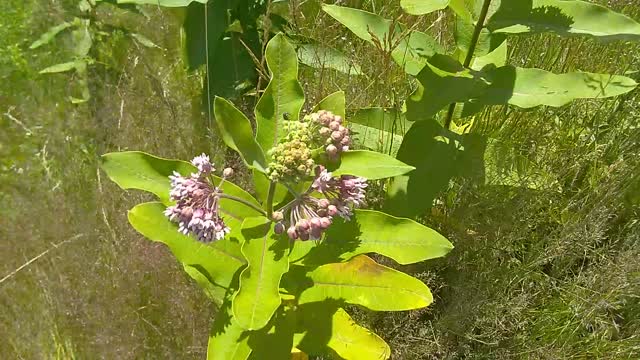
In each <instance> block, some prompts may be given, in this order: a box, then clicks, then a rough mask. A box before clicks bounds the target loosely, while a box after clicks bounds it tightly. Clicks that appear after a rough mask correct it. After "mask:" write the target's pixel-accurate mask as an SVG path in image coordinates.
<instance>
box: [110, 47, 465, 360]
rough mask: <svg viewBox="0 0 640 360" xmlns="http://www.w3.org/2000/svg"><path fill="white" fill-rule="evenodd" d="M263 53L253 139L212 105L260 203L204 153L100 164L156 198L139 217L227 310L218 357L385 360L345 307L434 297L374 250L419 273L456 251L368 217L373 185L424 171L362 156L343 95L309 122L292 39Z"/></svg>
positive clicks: (238, 115)
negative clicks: (264, 72)
mask: <svg viewBox="0 0 640 360" xmlns="http://www.w3.org/2000/svg"><path fill="white" fill-rule="evenodd" d="M265 56H266V60H267V65H268V67H269V71H270V75H271V79H270V82H269V84H268V86H267V88H266V89H265V91H264V93H263V95H262V96H261V98H260V100H259V101H258V103H257V105H256V108H255V118H256V125H257V126H256V128H257V130H256V131H255V134H254V131H253V128H252V126H251V123H250V121H249V119H248V118H247V117H246V116H245V115H244V114H243V113H242V112H241V111H239V110H238V109H236V108H235V107H234V106H233V105H232V103H231V102H229V101H227V100H225V99H223V98H215V101H214V115H215V119H216V123H217V126H218V129H219V134H220V135H221V137H222V139H223V140H224V142H225V144H226V145H227V146H228V147H229V148H231V149H233V150H235V151H236V152H238V154H239V155H240V156H241V157H242V159H243V161H244V163H245V164H246V166H247V168H249V169H250V170H251V172H252V174H253V183H254V184H253V185H254V186H253V191H252V193H253V194H254V195H255V196H254V195H252V194H251V193H249V192H248V191H247V190H245V189H243V188H241V187H240V186H238V185H236V184H234V183H233V181H234V169H232V168H224V169H218V168H217V166H216V164H213V163H212V162H211V160H210V158H209V157H208V156H207V155H206V154H202V155H198V156H195V157H194V158H193V159H192V160H191V161H190V162H186V161H181V160H168V159H162V158H158V157H155V156H152V155H149V154H146V153H143V152H136V151H128V152H116V153H109V154H105V155H103V158H102V168H103V169H104V171H105V172H106V173H107V174H108V176H109V177H110V178H111V179H112V180H113V181H114V182H116V183H117V184H118V185H119V186H121V187H122V188H124V189H139V190H145V191H148V192H151V193H153V194H155V195H156V196H157V197H158V201H155V202H147V203H143V204H139V205H136V206H135V207H134V208H132V209H131V210H130V211H129V213H128V219H129V222H130V223H131V225H132V226H133V227H134V228H135V229H136V230H137V231H138V232H140V233H141V234H142V235H144V236H145V237H147V238H149V239H150V240H153V241H158V242H162V243H164V244H166V245H167V246H168V248H169V249H170V250H171V252H172V253H173V254H174V255H175V257H176V259H177V260H178V261H179V262H180V263H181V265H182V266H183V268H184V270H185V271H186V272H187V273H188V274H189V275H190V276H191V277H192V278H193V279H194V280H195V281H196V282H197V283H198V284H199V285H200V286H201V287H202V288H203V289H204V291H205V292H206V294H207V295H208V296H209V298H210V299H211V300H212V302H213V303H215V304H216V305H217V307H218V311H217V313H216V318H215V320H214V321H213V325H212V328H211V332H210V334H209V344H208V351H207V358H208V359H249V358H268V359H290V358H292V356H306V355H329V356H334V357H337V358H344V359H385V358H388V357H389V356H390V349H389V346H388V345H387V344H386V343H385V342H384V341H383V340H382V339H381V338H380V337H378V336H377V335H376V334H374V333H372V332H371V331H369V330H367V329H365V328H364V327H361V326H359V325H357V324H356V323H355V322H354V321H353V320H352V319H351V317H350V316H349V314H348V313H347V312H346V311H345V310H344V308H343V307H344V306H345V305H355V306H361V307H364V308H367V309H370V310H374V311H404V310H412V309H418V308H423V307H426V306H428V305H429V304H431V302H432V301H433V298H432V295H431V293H430V291H429V288H428V287H427V286H426V285H425V284H424V283H422V282H421V281H420V280H418V279H416V278H414V277H411V276H409V275H407V274H405V273H403V272H401V271H398V270H395V269H393V268H390V267H387V266H383V265H380V264H378V263H377V262H376V261H374V260H373V259H372V258H371V257H370V256H369V255H368V254H370V253H375V254H379V255H382V256H385V257H387V258H390V259H392V260H394V261H395V262H397V263H398V264H411V263H416V262H420V261H423V260H427V259H432V258H437V257H441V256H444V255H445V254H447V253H448V252H449V251H450V250H451V249H452V248H453V246H452V245H451V243H450V242H449V241H447V239H445V238H444V237H443V236H442V235H440V234H438V233H437V232H436V231H434V230H432V229H430V228H427V227H425V226H423V225H421V224H419V223H417V222H415V221H413V220H410V219H404V218H397V217H394V216H391V215H387V214H385V213H383V212H378V211H373V210H366V206H367V186H368V182H369V181H374V180H380V179H385V178H390V177H395V176H400V175H403V174H406V173H409V172H411V171H412V170H413V167H411V166H409V165H406V164H404V163H402V162H401V161H399V160H396V159H394V158H392V157H390V156H388V155H384V154H381V153H377V152H372V151H365V150H353V149H351V148H352V141H351V134H350V133H349V129H348V128H347V126H346V125H347V123H346V120H345V99H344V93H343V92H336V93H334V94H331V95H329V96H328V97H326V98H325V99H323V100H322V101H321V102H320V103H319V104H318V105H317V106H316V107H315V108H314V109H313V110H312V111H311V113H310V114H309V115H306V116H303V117H301V116H300V114H301V109H302V106H303V104H304V94H303V91H302V87H301V86H300V84H299V82H298V62H297V58H296V52H295V49H294V47H293V46H292V45H291V44H290V43H289V42H288V41H287V40H286V38H285V37H284V36H283V35H281V34H278V35H276V36H275V37H274V38H273V39H272V40H271V41H270V42H269V43H268V45H267V48H266V54H265ZM194 155H195V154H194ZM235 170H236V171H237V170H238V169H235ZM296 354H297V355H296Z"/></svg>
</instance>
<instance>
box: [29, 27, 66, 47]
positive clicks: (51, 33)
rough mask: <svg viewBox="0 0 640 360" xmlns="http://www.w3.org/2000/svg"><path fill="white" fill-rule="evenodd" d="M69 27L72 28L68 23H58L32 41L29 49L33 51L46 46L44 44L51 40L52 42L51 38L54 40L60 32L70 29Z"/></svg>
mask: <svg viewBox="0 0 640 360" xmlns="http://www.w3.org/2000/svg"><path fill="white" fill-rule="evenodd" d="M71 26H73V24H72V23H69V22H66V21H65V22H63V23H60V24H58V25H55V26H52V27H51V28H49V30H47V31H46V32H45V33H44V34H42V35H40V38H39V39H38V40H36V41H34V42H33V43H32V44H31V45H30V46H29V49H32V50H33V49H37V48H39V47H40V46H42V45H46V44H48V43H50V42H51V40H53V38H55V37H56V36H57V35H58V34H60V33H61V32H62V31H64V30H66V29H68V28H70V27H71Z"/></svg>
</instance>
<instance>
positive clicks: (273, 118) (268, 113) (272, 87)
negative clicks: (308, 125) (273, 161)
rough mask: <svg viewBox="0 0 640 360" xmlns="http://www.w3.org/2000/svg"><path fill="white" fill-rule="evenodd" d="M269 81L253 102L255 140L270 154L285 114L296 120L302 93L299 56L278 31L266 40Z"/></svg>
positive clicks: (302, 100) (281, 132) (280, 131)
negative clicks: (254, 106)
mask: <svg viewBox="0 0 640 360" xmlns="http://www.w3.org/2000/svg"><path fill="white" fill-rule="evenodd" d="M265 57H266V59H267V65H268V66H269V71H270V72H271V81H270V82H269V85H268V86H267V88H266V90H265V91H264V94H263V95H262V97H261V98H260V100H259V101H258V104H257V105H256V109H255V111H256V121H257V123H258V134H257V137H256V139H257V141H258V144H260V146H261V147H262V149H263V150H264V151H265V152H266V153H267V159H268V158H270V156H269V150H270V149H271V148H272V147H274V146H275V145H276V144H277V142H278V140H280V139H281V138H282V137H283V136H284V135H285V131H284V128H283V121H284V116H285V115H284V114H285V113H287V114H288V115H289V116H290V118H291V119H292V120H298V118H299V116H300V110H301V109H302V105H303V104H304V93H303V91H302V86H300V83H299V82H298V58H297V56H296V51H295V49H294V48H293V46H292V45H291V44H290V43H289V42H288V41H287V39H286V38H285V36H284V35H282V34H278V35H276V36H275V37H273V39H271V41H269V43H268V44H267V49H266V52H265Z"/></svg>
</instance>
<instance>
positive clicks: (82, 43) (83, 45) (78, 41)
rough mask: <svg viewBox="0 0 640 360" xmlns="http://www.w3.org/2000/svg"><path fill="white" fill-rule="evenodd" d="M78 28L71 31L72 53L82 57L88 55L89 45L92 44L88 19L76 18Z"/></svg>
mask: <svg viewBox="0 0 640 360" xmlns="http://www.w3.org/2000/svg"><path fill="white" fill-rule="evenodd" d="M77 23H78V28H77V29H75V30H73V31H72V32H71V40H72V43H73V54H74V55H75V56H76V58H83V57H86V56H87V55H89V51H90V50H91V46H92V45H93V39H92V38H91V32H90V31H89V26H91V24H90V21H89V19H82V20H77Z"/></svg>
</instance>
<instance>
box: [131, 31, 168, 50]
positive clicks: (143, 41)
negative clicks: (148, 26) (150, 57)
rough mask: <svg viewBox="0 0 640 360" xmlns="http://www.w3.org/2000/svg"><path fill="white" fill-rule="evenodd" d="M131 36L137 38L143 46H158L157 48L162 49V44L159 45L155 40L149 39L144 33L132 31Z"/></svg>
mask: <svg viewBox="0 0 640 360" xmlns="http://www.w3.org/2000/svg"><path fill="white" fill-rule="evenodd" d="M131 37H132V38H133V39H135V40H136V41H137V42H138V43H140V44H141V45H142V46H145V47H148V48H152V49H153V48H156V49H162V48H161V47H160V46H158V45H157V44H156V43H154V42H153V41H151V39H149V38H148V37H146V36H144V35H142V34H138V33H131Z"/></svg>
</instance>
